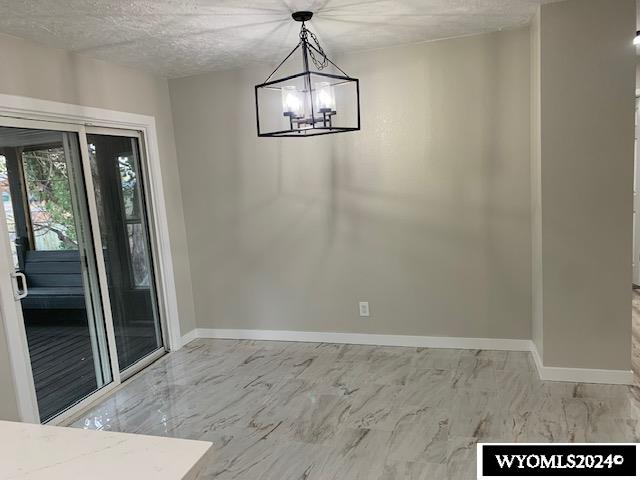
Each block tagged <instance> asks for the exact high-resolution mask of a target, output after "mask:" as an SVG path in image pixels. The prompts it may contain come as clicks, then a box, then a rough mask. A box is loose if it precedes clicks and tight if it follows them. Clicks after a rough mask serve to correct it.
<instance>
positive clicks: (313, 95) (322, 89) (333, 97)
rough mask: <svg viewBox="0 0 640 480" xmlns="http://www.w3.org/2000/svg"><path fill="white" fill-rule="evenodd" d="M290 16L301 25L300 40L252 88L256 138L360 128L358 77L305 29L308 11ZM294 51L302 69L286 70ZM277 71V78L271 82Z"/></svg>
mask: <svg viewBox="0 0 640 480" xmlns="http://www.w3.org/2000/svg"><path fill="white" fill-rule="evenodd" d="M291 16H292V17H293V19H294V20H295V21H297V22H301V23H302V25H301V28H300V41H299V42H298V44H297V45H296V46H295V48H294V49H293V50H292V51H291V53H289V55H287V56H286V57H285V59H284V60H283V61H282V62H280V64H279V65H278V66H277V67H276V69H275V70H274V71H273V72H271V75H269V76H268V77H267V79H266V80H265V81H264V82H263V83H261V84H260V85H256V86H255V95H256V122H257V128H258V136H259V137H309V136H314V135H327V134H331V133H340V132H352V131H355V130H360V86H359V81H358V79H357V78H353V77H351V76H349V75H347V74H346V73H345V72H344V70H342V69H341V68H340V67H338V66H337V65H336V64H335V63H333V62H332V61H331V60H330V59H329V57H327V55H326V54H325V53H324V50H323V49H322V47H321V46H320V42H319V41H318V38H317V37H316V36H315V35H314V34H313V32H311V31H310V30H309V29H308V28H307V27H306V25H305V22H307V21H309V20H310V19H311V17H312V16H313V13H312V12H307V11H303V12H295V13H293V14H292V15H291ZM295 53H299V54H300V55H301V57H302V71H299V69H296V70H294V71H291V67H290V64H289V60H290V59H291V58H293V57H294V54H295ZM310 65H313V67H315V68H314V69H312V68H310ZM276 73H277V74H278V75H282V76H280V77H279V78H276V79H274V80H272V79H273V78H274V77H275V76H276Z"/></svg>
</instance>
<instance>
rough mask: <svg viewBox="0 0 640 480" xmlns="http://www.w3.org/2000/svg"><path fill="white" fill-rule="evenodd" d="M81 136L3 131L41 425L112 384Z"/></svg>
mask: <svg viewBox="0 0 640 480" xmlns="http://www.w3.org/2000/svg"><path fill="white" fill-rule="evenodd" d="M82 179H83V175H82V167H81V162H80V156H79V142H78V136H77V134H75V133H67V132H59V131H50V130H35V129H20V128H9V127H0V188H1V190H2V200H3V205H4V213H5V217H6V220H7V230H8V233H9V240H10V244H11V249H12V255H13V258H14V262H15V266H16V270H17V271H19V272H20V273H22V274H24V276H25V279H26V284H27V287H28V294H27V296H26V297H25V298H23V299H22V300H20V307H21V312H22V317H23V318H24V324H25V330H26V334H27V341H28V347H29V355H30V359H31V367H32V371H33V377H34V382H35V390H36V396H37V400H38V407H39V411H40V418H41V420H42V421H46V420H48V419H50V418H52V417H53V416H55V415H57V414H59V413H61V412H63V411H64V410H66V409H68V408H69V407H71V406H73V405H74V404H76V403H77V402H79V401H81V400H82V399H84V398H85V397H87V396H88V395H90V394H92V393H93V392H95V391H96V390H98V389H100V388H101V387H103V386H104V385H106V384H107V383H110V382H111V381H112V378H111V366H110V362H109V354H108V347H107V341H106V332H105V324H104V317H103V312H102V305H101V301H100V294H99V282H98V277H97V266H96V261H95V252H94V250H93V246H92V245H93V243H92V237H91V225H90V222H89V218H88V207H87V204H86V200H87V196H86V191H85V186H84V184H83V183H82Z"/></svg>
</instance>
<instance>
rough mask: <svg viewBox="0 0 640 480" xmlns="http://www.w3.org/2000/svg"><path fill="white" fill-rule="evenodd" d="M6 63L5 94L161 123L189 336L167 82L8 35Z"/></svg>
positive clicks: (0, 392) (5, 397)
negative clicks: (135, 115)
mask: <svg viewBox="0 0 640 480" xmlns="http://www.w3.org/2000/svg"><path fill="white" fill-rule="evenodd" d="M0 63H1V64H2V74H1V75H0V93H2V94H10V95H23V96H28V97H35V98H40V99H46V100H53V101H59V102H67V103H73V104H80V105H86V106H91V107H99V108H106V109H111V110H121V111H126V112H133V113H139V114H146V115H152V116H154V117H155V118H156V122H157V131H158V141H159V149H160V160H161V162H162V167H163V171H164V172H165V175H164V179H163V180H164V191H165V194H166V205H167V207H168V212H167V215H168V221H169V227H170V230H171V251H172V255H173V262H174V269H175V282H176V286H177V294H178V304H179V309H180V319H181V322H182V324H181V329H182V331H183V332H188V331H190V330H192V329H193V328H194V326H195V317H194V311H193V297H192V291H191V273H190V271H189V260H188V256H187V241H186V235H185V229H184V222H183V213H182V201H181V199H182V194H181V189H180V181H179V178H178V169H177V164H176V151H175V144H174V137H173V124H172V118H171V111H170V101H169V90H168V85H167V81H166V80H162V79H159V78H156V77H153V76H150V75H148V74H145V73H142V72H139V71H136V70H132V69H129V68H124V67H120V66H117V65H113V64H110V63H105V62H100V61H96V60H92V59H89V58H86V57H82V56H78V55H73V54H70V53H68V52H65V51H62V50H57V49H51V48H47V47H44V46H40V45H37V44H34V43H30V42H27V41H23V40H20V39H17V38H14V37H10V36H6V35H0ZM3 334H4V332H3ZM5 357H7V352H6V345H5V342H4V338H2V337H0V361H1V362H2V363H3V364H4V365H6V363H5ZM4 373H5V372H4V370H0V382H2V383H1V384H0V404H3V405H5V404H6V405H7V406H8V405H10V404H9V403H8V402H10V399H11V398H14V395H13V387H12V385H11V384H10V383H9V382H8V379H7V378H5V375H4ZM7 408H8V410H7V412H4V411H0V415H6V416H7V417H8V418H11V417H12V416H13V415H12V412H13V410H12V409H9V407H7Z"/></svg>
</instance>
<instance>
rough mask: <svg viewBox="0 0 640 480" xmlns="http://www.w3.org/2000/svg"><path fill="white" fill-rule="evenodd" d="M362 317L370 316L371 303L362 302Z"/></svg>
mask: <svg viewBox="0 0 640 480" xmlns="http://www.w3.org/2000/svg"><path fill="white" fill-rule="evenodd" d="M359 305H360V316H361V317H368V316H369V302H360V304H359Z"/></svg>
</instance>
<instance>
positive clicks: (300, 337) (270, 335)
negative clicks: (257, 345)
mask: <svg viewBox="0 0 640 480" xmlns="http://www.w3.org/2000/svg"><path fill="white" fill-rule="evenodd" d="M195 332H196V333H195V337H193V336H192V333H193V332H189V333H188V334H187V335H185V336H184V337H183V344H184V341H185V339H186V338H187V337H189V338H191V339H193V338H230V339H238V340H276V341H284V342H314V343H348V344H354V345H381V346H392V347H429V348H460V349H468V350H510V351H527V352H528V351H529V350H530V348H531V342H530V341H529V340H518V339H513V340H512V339H504V338H464V337H423V336H414V335H380V334H372V333H338V332H335V333H334V332H301V331H291V330H244V329H242V330H235V329H221V328H198V329H196V330H195ZM189 341H190V340H189Z"/></svg>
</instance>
